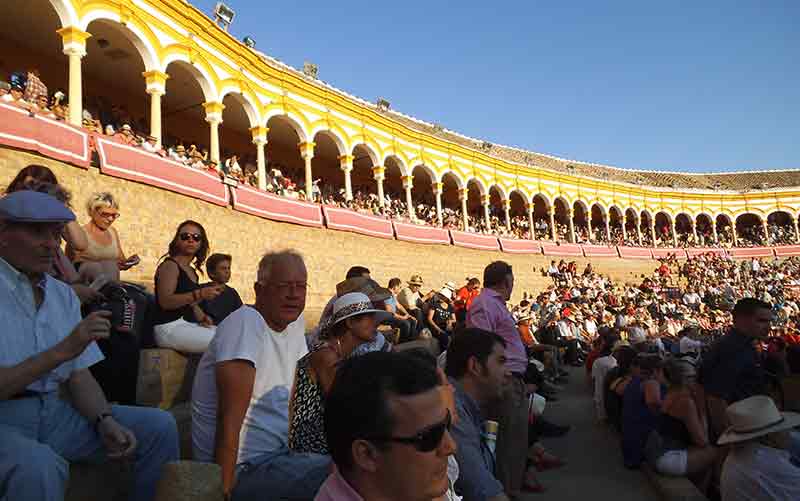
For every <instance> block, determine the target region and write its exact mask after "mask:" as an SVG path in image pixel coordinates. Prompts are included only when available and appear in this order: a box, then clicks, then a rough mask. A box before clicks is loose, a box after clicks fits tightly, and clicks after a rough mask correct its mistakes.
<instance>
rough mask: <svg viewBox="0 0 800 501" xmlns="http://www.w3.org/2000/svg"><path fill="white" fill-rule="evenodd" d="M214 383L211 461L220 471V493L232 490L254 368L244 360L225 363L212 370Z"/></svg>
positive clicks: (254, 377)
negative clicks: (216, 399)
mask: <svg viewBox="0 0 800 501" xmlns="http://www.w3.org/2000/svg"><path fill="white" fill-rule="evenodd" d="M214 372H215V378H216V382H217V395H218V399H219V400H218V402H217V430H216V434H215V437H214V461H215V462H216V463H217V464H218V465H220V468H221V469H222V490H223V492H224V494H225V495H226V496H227V495H230V493H231V489H233V481H234V474H235V473H236V462H237V460H238V457H239V433H240V432H241V429H242V423H243V422H244V416H245V414H246V413H247V408H248V407H249V406H250V399H251V398H252V396H253V385H254V383H255V379H256V368H255V366H254V365H253V364H252V362H250V361H248V360H241V359H236V360H226V361H225V362H220V363H218V364H216V366H215V367H214Z"/></svg>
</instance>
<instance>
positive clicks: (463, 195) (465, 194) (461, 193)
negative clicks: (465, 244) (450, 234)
mask: <svg viewBox="0 0 800 501" xmlns="http://www.w3.org/2000/svg"><path fill="white" fill-rule="evenodd" d="M458 198H459V199H460V200H461V224H462V226H463V229H464V231H467V230H468V229H469V213H468V212H467V200H468V199H469V188H461V189H459V190H458Z"/></svg>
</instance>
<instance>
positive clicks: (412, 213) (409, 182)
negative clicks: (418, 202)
mask: <svg viewBox="0 0 800 501" xmlns="http://www.w3.org/2000/svg"><path fill="white" fill-rule="evenodd" d="M402 179H403V189H404V190H406V207H408V217H409V218H411V220H412V221H416V220H417V211H416V210H415V209H414V200H413V199H412V198H411V188H412V187H413V186H414V176H403V178H402Z"/></svg>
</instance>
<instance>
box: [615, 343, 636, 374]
mask: <svg viewBox="0 0 800 501" xmlns="http://www.w3.org/2000/svg"><path fill="white" fill-rule="evenodd" d="M636 355H637V353H636V350H634V349H633V348H631V347H630V346H623V347H621V348H620V349H618V350H617V351H616V355H615V356H614V358H616V359H617V367H619V375H620V376H627V375H628V374H629V373H630V372H631V366H632V365H633V360H634V359H635V358H636Z"/></svg>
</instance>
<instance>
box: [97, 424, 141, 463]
mask: <svg viewBox="0 0 800 501" xmlns="http://www.w3.org/2000/svg"><path fill="white" fill-rule="evenodd" d="M97 433H98V434H99V435H100V439H101V440H102V441H103V445H104V446H105V448H106V453H107V454H108V457H109V458H111V459H126V458H130V457H132V456H133V453H134V452H135V451H136V437H135V436H134V434H133V432H132V431H131V430H129V429H127V428H125V427H124V426H122V425H121V424H119V423H117V421H116V420H115V419H114V418H113V417H107V418H105V419H103V420H102V421H100V425H99V426H98V427H97Z"/></svg>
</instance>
